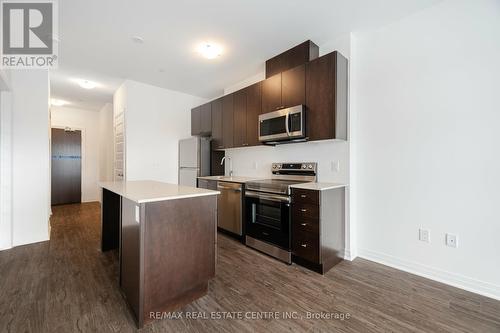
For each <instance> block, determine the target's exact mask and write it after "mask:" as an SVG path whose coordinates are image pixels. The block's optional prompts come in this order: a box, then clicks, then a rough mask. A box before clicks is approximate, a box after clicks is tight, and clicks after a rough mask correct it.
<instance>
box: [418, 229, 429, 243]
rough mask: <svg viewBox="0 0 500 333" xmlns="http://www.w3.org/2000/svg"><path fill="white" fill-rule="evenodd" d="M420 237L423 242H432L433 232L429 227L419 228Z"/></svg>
mask: <svg viewBox="0 0 500 333" xmlns="http://www.w3.org/2000/svg"><path fill="white" fill-rule="evenodd" d="M418 239H419V240H421V241H422V242H426V243H430V242H431V232H430V231H429V230H427V229H419V230H418Z"/></svg>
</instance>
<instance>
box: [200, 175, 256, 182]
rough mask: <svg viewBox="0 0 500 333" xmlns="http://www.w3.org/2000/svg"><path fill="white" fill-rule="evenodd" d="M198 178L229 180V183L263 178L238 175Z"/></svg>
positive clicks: (203, 177)
mask: <svg viewBox="0 0 500 333" xmlns="http://www.w3.org/2000/svg"><path fill="white" fill-rule="evenodd" d="M198 179H206V180H216V181H221V182H230V183H246V182H249V181H252V180H259V179H263V178H261V177H240V176H232V177H230V176H202V177H198Z"/></svg>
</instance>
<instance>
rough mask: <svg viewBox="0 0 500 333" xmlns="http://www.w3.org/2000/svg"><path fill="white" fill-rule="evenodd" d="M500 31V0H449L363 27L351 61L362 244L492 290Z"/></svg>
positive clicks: (373, 253)
mask: <svg viewBox="0 0 500 333" xmlns="http://www.w3.org/2000/svg"><path fill="white" fill-rule="evenodd" d="M499 38H500V2H498V1H495V0H477V1H466V0H459V1H457V0H455V1H452V0H449V1H444V2H442V3H439V4H438V5H436V6H434V7H431V8H429V9H427V10H424V11H422V12H419V13H417V14H415V15H413V16H411V17H408V18H406V19H403V20H401V21H398V22H396V23H394V24H392V25H389V26H387V27H385V28H383V29H380V30H377V31H375V32H371V33H364V34H359V35H357V36H356V38H355V39H354V41H353V59H354V66H355V68H354V71H352V72H351V73H352V75H353V76H354V80H355V88H354V89H352V100H353V101H354V103H355V106H353V110H354V113H355V117H354V119H355V120H354V122H355V124H354V125H353V126H354V131H355V138H354V140H355V144H354V150H353V155H354V156H355V161H356V162H355V163H356V166H355V170H354V174H353V175H352V177H353V179H355V184H353V186H354V190H355V193H356V195H355V201H356V204H355V207H356V208H355V209H356V214H357V218H356V219H357V229H358V233H359V238H358V242H359V255H360V256H362V257H365V258H368V259H372V260H375V261H379V262H382V263H386V264H389V265H392V266H395V267H398V268H401V269H405V270H408V271H411V272H415V273H417V274H421V275H424V276H428V277H431V278H433V279H436V280H440V281H443V282H446V283H449V284H452V285H456V286H459V287H462V288H465V289H469V290H472V291H476V292H480V293H482V294H486V295H490V296H492V297H495V298H500V265H499V264H498V262H499V260H498V254H499V253H500V242H498V236H499V235H500V211H499V209H498V207H499V202H500V186H499V185H500V172H499V170H500V154H499V153H498V152H499V145H500V130H499V124H500V99H499V98H498V89H499V86H500V85H499V77H500V61H499V59H500V42H499V40H500V39H499ZM420 227H423V228H426V229H429V230H430V231H431V242H430V244H428V243H423V242H420V241H418V229H419V228H420ZM447 232H449V233H453V234H456V235H458V236H459V246H458V248H456V249H454V248H450V247H446V246H445V233H447Z"/></svg>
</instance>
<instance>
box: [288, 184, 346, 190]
mask: <svg viewBox="0 0 500 333" xmlns="http://www.w3.org/2000/svg"><path fill="white" fill-rule="evenodd" d="M290 187H291V188H298V189H303V190H312V191H325V190H332V189H336V188H342V187H347V184H341V183H303V184H295V185H291V186H290Z"/></svg>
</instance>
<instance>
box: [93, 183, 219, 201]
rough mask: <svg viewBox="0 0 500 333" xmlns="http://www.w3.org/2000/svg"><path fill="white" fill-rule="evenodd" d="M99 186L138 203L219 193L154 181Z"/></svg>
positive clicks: (102, 184)
mask: <svg viewBox="0 0 500 333" xmlns="http://www.w3.org/2000/svg"><path fill="white" fill-rule="evenodd" d="M99 186H100V187H102V188H105V189H107V190H109V191H111V192H114V193H116V194H118V195H120V196H122V197H125V198H127V199H130V200H132V201H135V202H137V203H145V202H155V201H165V200H175V199H184V198H192V197H201V196H206V195H217V194H220V192H219V191H212V190H206V189H202V188H196V187H189V186H181V185H177V184H168V183H162V182H157V181H153V180H137V181H117V182H99Z"/></svg>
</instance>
